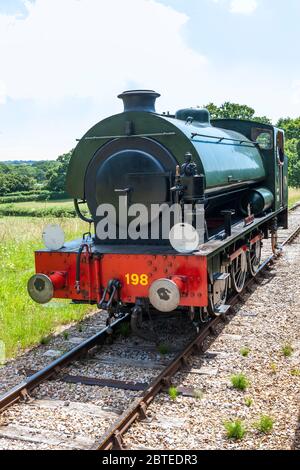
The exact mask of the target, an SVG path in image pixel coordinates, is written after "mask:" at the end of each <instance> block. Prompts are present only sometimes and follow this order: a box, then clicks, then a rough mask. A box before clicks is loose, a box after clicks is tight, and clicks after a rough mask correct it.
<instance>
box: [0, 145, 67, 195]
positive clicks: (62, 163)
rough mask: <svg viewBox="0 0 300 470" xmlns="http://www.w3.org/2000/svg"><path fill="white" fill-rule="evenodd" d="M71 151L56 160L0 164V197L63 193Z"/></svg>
mask: <svg viewBox="0 0 300 470" xmlns="http://www.w3.org/2000/svg"><path fill="white" fill-rule="evenodd" d="M71 154H72V151H70V152H68V153H66V154H63V155H60V156H59V157H58V158H57V160H50V161H30V162H21V161H17V162H4V163H1V162H0V196H8V195H11V194H14V193H18V194H20V193H21V194H23V193H30V192H32V193H33V192H41V191H50V192H56V193H60V192H61V193H63V192H65V181H66V174H67V168H68V164H69V161H70V158H71Z"/></svg>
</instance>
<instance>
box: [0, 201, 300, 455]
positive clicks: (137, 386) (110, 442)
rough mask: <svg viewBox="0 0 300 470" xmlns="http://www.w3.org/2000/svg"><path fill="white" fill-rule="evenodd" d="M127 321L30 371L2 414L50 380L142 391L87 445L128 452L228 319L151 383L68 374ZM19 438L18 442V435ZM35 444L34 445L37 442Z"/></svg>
mask: <svg viewBox="0 0 300 470" xmlns="http://www.w3.org/2000/svg"><path fill="white" fill-rule="evenodd" d="M299 207H300V205H296V206H295V207H294V208H292V210H291V212H290V230H289V232H288V234H287V235H288V236H287V237H286V236H285V235H286V232H285V235H284V232H282V234H281V233H279V241H280V244H281V246H282V248H283V247H284V246H285V245H287V244H289V243H291V242H292V241H293V240H294V239H295V238H296V237H297V236H298V235H299V233H300V225H299V222H298V220H299V214H298V212H299ZM266 255H267V256H266V259H265V261H264V262H263V263H262V265H261V267H260V272H263V270H264V269H265V268H266V267H267V266H268V265H269V264H271V263H272V262H273V261H274V255H273V254H268V253H267V252H266ZM255 282H257V279H256V278H253V279H250V280H249V281H248V283H247V285H246V287H245V289H246V290H247V289H248V290H249V288H250V286H251V284H252V283H255ZM241 301H242V298H241V295H235V296H234V297H232V298H231V299H230V302H229V303H230V305H231V306H232V307H233V306H234V305H235V304H236V303H240V302H241ZM127 320H128V316H124V317H123V318H121V319H119V320H117V321H116V322H115V323H114V324H113V325H111V328H104V329H103V330H102V331H100V332H99V333H97V334H96V335H93V337H91V338H89V339H87V340H86V341H84V342H83V343H81V344H79V345H78V346H76V347H75V348H73V349H72V350H71V351H69V352H67V353H65V354H64V355H62V356H61V357H59V358H58V359H56V360H55V361H53V362H52V363H51V364H50V365H48V366H47V367H45V368H43V369H42V370H39V371H37V372H36V371H34V373H32V372H33V371H27V373H28V374H30V376H29V377H28V378H27V379H26V380H24V381H23V382H22V383H20V384H19V385H17V386H15V387H14V388H12V389H11V390H9V391H8V392H6V393H5V394H3V395H2V396H1V397H0V413H2V412H4V411H5V410H7V409H8V408H10V407H12V405H14V404H16V403H17V402H19V401H22V403H23V402H25V406H26V402H27V403H29V404H30V402H31V394H32V392H33V391H34V390H35V389H37V388H38V387H39V386H40V385H41V384H43V383H45V381H48V380H50V379H56V380H63V381H65V382H67V383H73V384H74V383H81V384H85V385H87V386H91V385H94V386H99V387H108V388H109V389H111V388H114V389H122V390H131V391H134V392H139V395H138V396H137V397H136V398H135V399H134V400H133V401H132V400H129V402H130V403H129V406H127V407H126V409H125V411H123V413H122V414H121V415H120V416H119V417H117V419H116V420H115V416H114V417H113V418H114V419H113V421H114V422H113V424H112V425H111V427H110V428H109V430H108V431H106V432H105V434H104V435H103V436H102V437H101V438H100V439H98V438H97V439H95V443H94V444H93V445H91V446H90V442H88V443H85V447H86V448H87V447H88V448H92V449H98V450H110V449H124V447H125V446H124V442H123V436H124V434H125V433H126V431H128V429H129V428H130V427H131V426H132V424H133V423H134V422H135V421H136V420H141V419H144V418H146V411H147V408H148V406H149V405H150V403H152V401H153V400H154V398H155V396H156V395H157V394H159V393H160V392H164V391H166V390H168V388H169V386H170V385H171V383H172V380H171V379H172V377H173V376H174V374H176V372H178V371H179V370H180V369H181V368H184V367H185V366H186V365H187V363H188V358H189V357H190V356H192V355H193V354H194V353H196V352H198V353H199V352H201V351H203V350H204V343H205V341H206V340H207V339H208V338H209V337H214V336H215V335H216V331H217V329H218V328H219V327H222V325H223V324H224V325H225V323H226V322H227V317H225V316H220V317H217V318H215V319H214V320H212V321H211V322H210V323H209V324H208V325H207V326H205V327H204V328H203V329H202V330H201V331H200V333H199V334H198V335H197V337H196V338H193V339H192V340H191V341H190V342H189V344H188V346H186V347H184V348H182V350H181V351H179V352H178V354H177V355H176V356H175V357H173V358H172V359H171V360H170V361H169V363H168V364H167V365H166V366H165V367H164V369H163V370H162V371H160V373H159V374H158V375H157V376H155V377H154V378H153V379H152V380H151V382H150V383H147V382H138V381H136V380H134V381H126V380H123V379H121V380H120V379H115V378H113V379H112V378H108V379H99V378H98V377H94V376H92V377H88V376H84V375H77V374H72V373H69V374H66V373H65V369H66V367H68V366H70V365H71V364H72V363H73V362H74V361H76V360H78V358H80V357H82V356H83V355H85V354H87V353H88V351H91V350H93V348H95V347H97V346H99V345H101V344H104V343H105V341H106V340H107V338H108V337H111V333H112V331H116V330H117V329H118V327H119V326H120V325H121V324H122V323H123V322H126V321H127ZM121 362H122V361H121ZM179 391H180V392H181V393H183V394H188V393H192V392H191V391H189V390H184V389H182V390H179ZM0 437H1V433H0ZM15 439H17V434H16V436H15ZM25 440H26V439H25ZM31 442H34V439H33V440H32V441H31ZM74 445H75V444H74ZM78 445H79V446H80V442H78Z"/></svg>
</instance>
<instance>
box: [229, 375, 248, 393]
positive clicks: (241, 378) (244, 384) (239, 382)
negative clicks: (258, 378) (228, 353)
mask: <svg viewBox="0 0 300 470" xmlns="http://www.w3.org/2000/svg"><path fill="white" fill-rule="evenodd" d="M230 380H231V384H232V386H233V388H236V389H237V390H242V391H244V390H246V389H247V388H248V387H249V385H250V383H249V380H248V379H247V377H246V376H245V375H243V374H236V375H232V376H231V379H230Z"/></svg>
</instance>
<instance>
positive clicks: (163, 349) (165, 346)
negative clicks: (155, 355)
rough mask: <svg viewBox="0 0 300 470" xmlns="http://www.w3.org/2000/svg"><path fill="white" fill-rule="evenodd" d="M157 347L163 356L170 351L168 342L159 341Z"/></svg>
mask: <svg viewBox="0 0 300 470" xmlns="http://www.w3.org/2000/svg"><path fill="white" fill-rule="evenodd" d="M157 349H158V352H159V353H160V354H161V355H162V356H165V355H166V354H168V353H169V352H170V347H169V345H168V344H166V343H160V344H159V345H158V347H157Z"/></svg>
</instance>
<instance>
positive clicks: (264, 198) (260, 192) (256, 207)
mask: <svg viewBox="0 0 300 470" xmlns="http://www.w3.org/2000/svg"><path fill="white" fill-rule="evenodd" d="M273 203H274V195H273V193H272V192H271V191H270V190H269V189H267V188H256V189H251V190H250V191H249V192H247V193H246V194H245V195H244V196H243V197H242V199H241V203H240V209H241V211H242V213H243V214H244V215H248V206H249V204H250V209H251V214H254V215H260V214H262V213H264V212H266V211H267V210H268V209H270V208H271V207H272V205H273Z"/></svg>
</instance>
